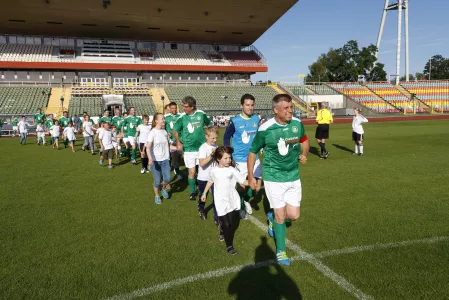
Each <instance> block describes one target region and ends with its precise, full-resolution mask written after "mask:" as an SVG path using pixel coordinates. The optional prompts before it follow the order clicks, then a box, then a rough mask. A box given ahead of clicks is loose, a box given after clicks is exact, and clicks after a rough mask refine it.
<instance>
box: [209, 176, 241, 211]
mask: <svg viewBox="0 0 449 300" xmlns="http://www.w3.org/2000/svg"><path fill="white" fill-rule="evenodd" d="M245 179H246V178H245V177H244V176H243V175H242V174H240V172H239V171H237V170H236V169H235V168H234V167H228V168H219V167H214V168H212V170H210V180H211V181H213V183H214V202H215V208H216V209H217V215H218V216H220V217H221V216H224V215H226V214H228V213H230V212H231V211H234V210H240V208H241V205H240V196H239V193H238V192H237V190H236V189H235V184H236V182H238V183H240V184H242V183H243V182H245Z"/></svg>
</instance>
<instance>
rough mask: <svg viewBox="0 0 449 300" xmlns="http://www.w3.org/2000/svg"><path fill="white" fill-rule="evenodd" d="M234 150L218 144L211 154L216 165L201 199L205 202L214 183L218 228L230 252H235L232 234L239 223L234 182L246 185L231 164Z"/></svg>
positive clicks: (237, 199)
mask: <svg viewBox="0 0 449 300" xmlns="http://www.w3.org/2000/svg"><path fill="white" fill-rule="evenodd" d="M233 152H234V150H233V149H232V148H231V147H228V146H220V147H218V148H217V149H216V150H215V153H214V155H213V157H214V160H215V161H216V162H217V163H218V166H217V167H215V168H213V169H212V170H211V171H210V174H209V175H210V180H209V181H208V182H207V185H206V188H205V189H204V192H203V195H202V196H201V201H203V202H206V198H207V192H208V191H209V189H210V188H211V187H212V184H213V185H214V201H215V208H216V209H217V214H218V220H219V226H220V229H221V230H222V231H223V234H224V240H225V242H226V251H227V252H228V253H229V254H231V255H234V254H237V252H236V251H235V250H234V246H233V242H234V234H235V231H236V230H237V228H238V226H239V223H240V214H239V211H240V208H241V201H240V196H239V193H238V192H237V190H236V189H235V184H236V183H237V182H238V183H239V184H241V185H246V186H247V185H248V180H246V179H245V177H244V175H242V174H241V173H240V172H239V171H237V170H236V169H235V168H234V167H233V166H232V165H233V164H234V162H233V161H232V153H233Z"/></svg>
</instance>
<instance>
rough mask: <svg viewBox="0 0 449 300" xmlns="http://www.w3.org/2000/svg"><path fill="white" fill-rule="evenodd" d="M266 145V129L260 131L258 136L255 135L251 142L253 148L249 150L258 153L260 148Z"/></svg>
mask: <svg viewBox="0 0 449 300" xmlns="http://www.w3.org/2000/svg"><path fill="white" fill-rule="evenodd" d="M264 146H265V131H260V130H259V131H258V132H257V133H256V136H255V137H254V140H253V143H252V144H251V148H250V149H249V152H251V153H254V154H257V153H259V151H260V149H262V148H263V147H264Z"/></svg>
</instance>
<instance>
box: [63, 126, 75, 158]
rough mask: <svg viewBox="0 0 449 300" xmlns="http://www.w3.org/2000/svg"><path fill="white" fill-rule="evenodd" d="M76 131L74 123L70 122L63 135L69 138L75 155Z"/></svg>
mask: <svg viewBox="0 0 449 300" xmlns="http://www.w3.org/2000/svg"><path fill="white" fill-rule="evenodd" d="M75 131H76V129H75V128H74V127H73V122H72V121H70V122H69V126H68V127H66V128H64V131H63V135H64V136H65V137H67V139H68V140H69V143H70V148H72V152H73V153H75V148H74V144H75V140H76V136H75Z"/></svg>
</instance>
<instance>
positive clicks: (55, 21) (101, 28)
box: [0, 0, 298, 45]
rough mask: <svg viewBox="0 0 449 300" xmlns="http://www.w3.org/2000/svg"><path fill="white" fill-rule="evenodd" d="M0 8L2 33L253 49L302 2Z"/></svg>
mask: <svg viewBox="0 0 449 300" xmlns="http://www.w3.org/2000/svg"><path fill="white" fill-rule="evenodd" d="M19 2H20V3H15V2H10V3H9V4H4V5H2V9H1V10H0V32H1V33H3V34H16V35H43V36H69V37H85V38H109V39H126V40H149V41H174V42H198V43H213V44H238V45H250V44H252V43H254V42H255V41H256V40H257V39H258V38H259V37H260V36H261V35H262V34H263V33H264V32H265V31H266V30H267V29H268V28H270V26H271V25H273V24H274V23H275V22H276V21H277V20H278V19H279V18H280V17H281V16H282V15H283V14H284V13H285V12H287V11H288V10H289V9H290V8H291V7H292V6H293V5H294V4H295V3H296V2H298V0H222V1H213V0H208V1H205V0H190V1H182V0H154V1H148V0H75V1H67V0H34V1H25V0H22V1H19Z"/></svg>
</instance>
